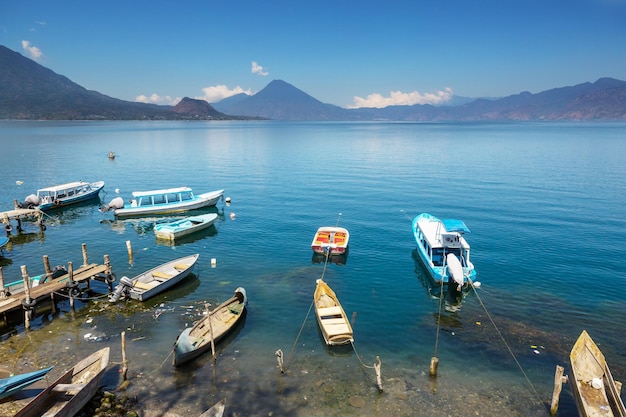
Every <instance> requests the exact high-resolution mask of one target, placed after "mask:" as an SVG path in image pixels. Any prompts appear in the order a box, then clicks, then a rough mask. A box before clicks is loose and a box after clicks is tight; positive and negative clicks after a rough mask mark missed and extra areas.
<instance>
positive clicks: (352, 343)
mask: <svg viewBox="0 0 626 417" xmlns="http://www.w3.org/2000/svg"><path fill="white" fill-rule="evenodd" d="M350 344H351V345H352V349H353V350H354V354H355V355H356V358H357V359H358V360H359V363H360V364H361V366H362V367H364V368H369V369H374V367H373V366H369V365H366V364H364V363H363V361H362V360H361V356H360V355H359V353H358V352H357V351H356V346H354V340H351V341H350Z"/></svg>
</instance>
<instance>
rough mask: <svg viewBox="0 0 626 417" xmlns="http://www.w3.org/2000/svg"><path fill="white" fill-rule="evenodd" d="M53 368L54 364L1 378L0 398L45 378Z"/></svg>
mask: <svg viewBox="0 0 626 417" xmlns="http://www.w3.org/2000/svg"><path fill="white" fill-rule="evenodd" d="M51 370H52V366H51V367H49V368H46V369H40V370H38V371H33V372H27V373H24V374H19V375H13V376H10V377H8V378H2V379H0V399H2V398H6V397H8V396H10V395H13V394H15V393H16V392H18V391H21V390H22V389H24V388H26V387H27V386H29V385H30V384H34V383H35V382H37V381H39V380H40V379H43V378H44V377H45V376H46V374H47V373H48V372H50V371H51Z"/></svg>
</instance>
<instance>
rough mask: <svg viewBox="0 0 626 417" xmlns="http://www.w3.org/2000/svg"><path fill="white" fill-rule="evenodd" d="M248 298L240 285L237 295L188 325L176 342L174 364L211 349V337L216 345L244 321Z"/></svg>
mask: <svg viewBox="0 0 626 417" xmlns="http://www.w3.org/2000/svg"><path fill="white" fill-rule="evenodd" d="M247 302H248V298H247V295H246V290H245V289H243V288H241V287H239V288H237V289H236V290H235V295H234V296H233V297H231V298H229V299H228V300H226V301H224V302H223V303H222V304H220V305H219V306H217V307H216V308H215V309H214V310H212V311H211V312H209V313H208V314H207V315H206V316H204V317H203V318H202V319H200V320H198V321H197V322H196V323H195V324H194V325H193V327H188V328H186V329H185V330H183V332H182V333H181V334H180V335H179V336H178V338H177V339H176V342H175V343H174V360H173V364H174V366H181V365H183V364H185V363H187V362H189V361H191V360H192V359H194V358H197V357H198V356H200V355H202V354H203V353H205V352H206V351H208V350H209V349H211V338H212V339H213V345H214V346H215V345H216V344H217V343H218V342H220V341H221V340H222V339H223V338H224V337H226V336H227V335H228V334H229V333H230V332H232V331H233V329H234V328H235V327H236V326H237V325H238V323H239V322H241V321H242V319H243V317H244V316H245V313H246V304H247Z"/></svg>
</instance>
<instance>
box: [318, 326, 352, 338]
mask: <svg viewBox="0 0 626 417" xmlns="http://www.w3.org/2000/svg"><path fill="white" fill-rule="evenodd" d="M324 328H325V329H326V332H327V333H328V335H329V336H336V335H339V334H350V329H349V328H348V326H346V324H345V323H344V324H333V325H330V326H324Z"/></svg>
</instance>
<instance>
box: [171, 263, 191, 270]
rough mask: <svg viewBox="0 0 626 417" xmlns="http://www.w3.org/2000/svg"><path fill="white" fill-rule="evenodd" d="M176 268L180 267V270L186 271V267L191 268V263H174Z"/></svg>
mask: <svg viewBox="0 0 626 417" xmlns="http://www.w3.org/2000/svg"><path fill="white" fill-rule="evenodd" d="M174 268H176V269H178V270H179V271H184V270H185V269H188V268H189V265H187V264H177V265H174Z"/></svg>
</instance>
